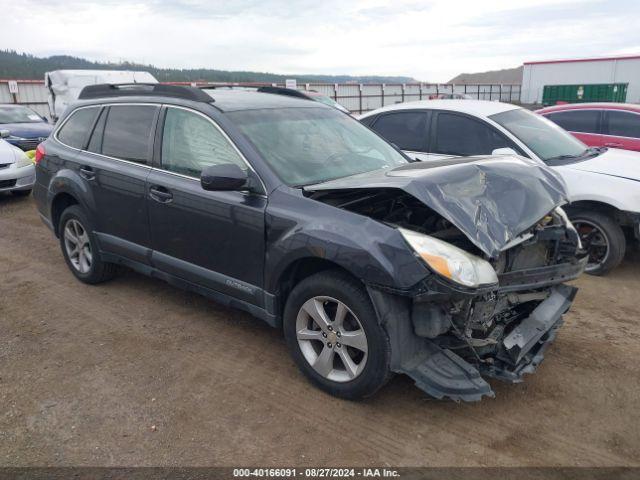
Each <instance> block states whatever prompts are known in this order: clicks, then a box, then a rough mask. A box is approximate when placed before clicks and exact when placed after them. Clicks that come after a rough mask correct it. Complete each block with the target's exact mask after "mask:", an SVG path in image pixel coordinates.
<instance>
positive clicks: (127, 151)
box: [102, 105, 158, 163]
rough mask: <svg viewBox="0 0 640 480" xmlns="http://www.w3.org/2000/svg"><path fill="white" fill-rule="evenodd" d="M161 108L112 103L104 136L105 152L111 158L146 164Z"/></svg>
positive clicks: (103, 151)
mask: <svg viewBox="0 0 640 480" xmlns="http://www.w3.org/2000/svg"><path fill="white" fill-rule="evenodd" d="M157 110H158V107H154V106H151V105H112V106H111V107H110V108H109V114H108V115H107V123H106V125H105V128H104V137H103V139H102V153H103V154H104V155H108V156H110V157H116V158H121V159H123V160H130V161H132V162H140V163H146V162H147V158H148V156H149V147H150V146H151V142H152V136H153V131H152V130H153V119H154V117H155V114H156V111H157Z"/></svg>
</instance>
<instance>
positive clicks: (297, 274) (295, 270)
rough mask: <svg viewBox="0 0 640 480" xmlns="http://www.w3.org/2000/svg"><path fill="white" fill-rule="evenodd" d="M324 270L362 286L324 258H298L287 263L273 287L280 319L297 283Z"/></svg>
mask: <svg viewBox="0 0 640 480" xmlns="http://www.w3.org/2000/svg"><path fill="white" fill-rule="evenodd" d="M326 270H337V271H340V272H342V273H344V274H346V275H348V276H349V277H351V278H352V279H353V280H354V281H357V282H360V283H362V284H363V285H364V282H362V280H360V279H359V278H358V277H357V276H355V275H354V274H353V273H352V272H350V271H349V270H348V269H347V268H345V267H344V266H342V265H339V264H338V263H336V262H334V261H331V260H327V259H326V258H321V257H312V256H308V257H301V258H298V259H296V260H293V261H292V262H291V263H289V264H288V265H287V266H286V267H285V268H284V269H283V270H282V272H281V273H280V275H279V276H278V278H277V280H276V283H275V285H276V288H277V290H276V296H277V298H278V302H277V304H278V317H279V318H282V314H283V312H284V306H285V304H286V302H287V298H288V297H289V294H290V293H291V291H292V290H293V288H294V287H295V286H296V285H297V284H298V283H300V282H301V281H302V280H304V279H305V278H308V277H310V276H311V275H314V274H316V273H319V272H323V271H326Z"/></svg>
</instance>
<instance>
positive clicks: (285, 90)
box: [257, 86, 309, 100]
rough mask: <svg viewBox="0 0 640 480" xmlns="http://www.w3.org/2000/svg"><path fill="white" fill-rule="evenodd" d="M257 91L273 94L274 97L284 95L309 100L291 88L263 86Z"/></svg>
mask: <svg viewBox="0 0 640 480" xmlns="http://www.w3.org/2000/svg"><path fill="white" fill-rule="evenodd" d="M257 91H258V92H262V93H275V94H276V95H286V96H287V97H296V98H304V99H305V100H309V97H307V96H306V95H305V94H304V93H302V92H301V91H299V90H296V89H293V88H286V87H266V86H265V87H258V90H257Z"/></svg>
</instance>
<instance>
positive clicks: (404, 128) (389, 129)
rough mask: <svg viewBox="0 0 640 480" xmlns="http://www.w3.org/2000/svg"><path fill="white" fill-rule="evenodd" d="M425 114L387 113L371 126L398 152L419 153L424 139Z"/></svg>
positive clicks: (422, 147)
mask: <svg viewBox="0 0 640 480" xmlns="http://www.w3.org/2000/svg"><path fill="white" fill-rule="evenodd" d="M426 122H427V114H426V113H424V112H398V113H387V114H384V115H382V116H380V118H378V120H377V121H376V123H374V124H373V127H372V128H373V130H375V131H376V132H378V133H379V134H380V135H381V136H383V137H384V138H386V139H387V140H388V141H389V142H391V143H393V144H395V145H396V146H397V147H398V148H399V149H400V150H413V151H421V150H423V149H424V141H425V137H426V131H425V127H426Z"/></svg>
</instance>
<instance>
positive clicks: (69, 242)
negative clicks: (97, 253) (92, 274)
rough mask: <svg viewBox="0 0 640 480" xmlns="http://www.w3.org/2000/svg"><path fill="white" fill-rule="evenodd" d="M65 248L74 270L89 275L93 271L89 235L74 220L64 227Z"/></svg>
mask: <svg viewBox="0 0 640 480" xmlns="http://www.w3.org/2000/svg"><path fill="white" fill-rule="evenodd" d="M64 247H65V249H66V251H67V256H68V257H69V261H70V262H71V265H73V268H75V269H76V270H77V271H78V272H80V273H88V272H89V270H91V262H92V260H93V255H92V253H91V242H90V241H89V234H88V233H87V231H86V229H85V228H84V227H83V226H82V224H81V223H80V222H79V221H78V220H76V219H74V218H72V219H71V220H69V221H68V222H67V223H66V225H65V227H64Z"/></svg>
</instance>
